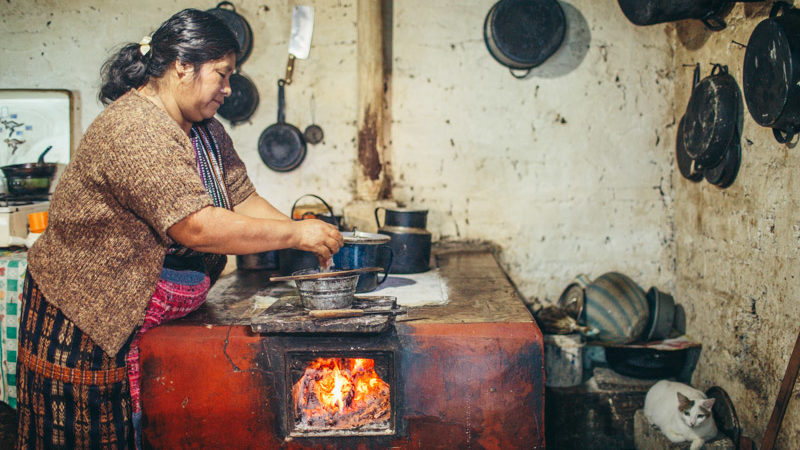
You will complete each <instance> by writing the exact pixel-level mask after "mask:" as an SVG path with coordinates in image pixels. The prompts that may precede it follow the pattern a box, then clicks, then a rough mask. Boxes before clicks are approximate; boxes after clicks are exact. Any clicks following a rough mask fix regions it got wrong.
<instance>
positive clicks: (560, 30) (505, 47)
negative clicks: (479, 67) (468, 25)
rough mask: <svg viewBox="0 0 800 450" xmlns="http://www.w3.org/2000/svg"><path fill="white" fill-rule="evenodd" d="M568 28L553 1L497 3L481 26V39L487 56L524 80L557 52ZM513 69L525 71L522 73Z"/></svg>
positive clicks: (505, 1) (535, 0) (519, 0)
mask: <svg viewBox="0 0 800 450" xmlns="http://www.w3.org/2000/svg"><path fill="white" fill-rule="evenodd" d="M566 29H567V25H566V19H565V17H564V10H563V9H561V5H559V4H558V2H557V1H556V0H500V1H499V2H497V3H495V4H494V6H492V9H490V10H489V13H488V14H487V15H486V20H485V21H484V23H483V39H484V42H485V43H486V47H487V48H488V49H489V53H490V54H491V55H492V57H494V59H496V60H497V62H499V63H500V64H502V65H504V66H506V67H508V68H509V69H510V70H511V74H512V75H514V77H516V78H524V77H525V76H526V75H527V74H528V73H530V71H531V69H533V68H534V67H536V66H538V65H540V64H542V63H543V62H544V61H545V60H546V59H547V58H549V57H550V56H551V55H552V54H553V53H555V52H556V50H558V48H559V47H560V46H561V42H562V41H563V40H564V33H565V32H566ZM514 69H519V70H525V71H526V72H525V73H523V74H516V73H514Z"/></svg>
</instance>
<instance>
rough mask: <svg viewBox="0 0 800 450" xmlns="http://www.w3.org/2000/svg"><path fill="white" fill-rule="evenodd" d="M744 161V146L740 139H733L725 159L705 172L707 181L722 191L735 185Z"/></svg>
mask: <svg viewBox="0 0 800 450" xmlns="http://www.w3.org/2000/svg"><path fill="white" fill-rule="evenodd" d="M741 161H742V146H741V143H740V142H739V137H738V133H737V137H736V138H734V139H733V142H732V143H731V145H729V146H728V148H727V149H726V151H725V157H724V158H723V159H722V162H721V163H720V164H719V165H717V166H716V167H712V168H710V169H706V170H704V171H703V176H704V177H705V178H706V180H707V181H708V182H709V183H711V184H713V185H715V186H717V187H718V188H720V189H725V188H727V187H729V186H730V185H731V184H733V182H734V180H736V176H737V175H738V174H739V167H740V166H741Z"/></svg>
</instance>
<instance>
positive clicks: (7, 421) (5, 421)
mask: <svg viewBox="0 0 800 450" xmlns="http://www.w3.org/2000/svg"><path fill="white" fill-rule="evenodd" d="M16 444H17V411H16V410H15V409H14V408H12V407H10V406H8V405H6V404H5V403H2V402H0V448H8V449H10V448H14V447H15V446H16Z"/></svg>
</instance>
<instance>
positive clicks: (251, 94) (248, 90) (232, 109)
mask: <svg viewBox="0 0 800 450" xmlns="http://www.w3.org/2000/svg"><path fill="white" fill-rule="evenodd" d="M230 83H231V95H229V96H228V98H226V99H225V103H223V104H222V106H220V107H219V109H218V110H217V114H219V115H220V116H222V117H223V118H225V119H227V120H229V121H230V122H231V124H234V125H235V124H236V123H237V122H244V121H245V120H247V119H249V118H250V116H252V115H253V113H254V112H255V110H256V108H257V107H258V90H257V89H256V86H255V84H253V82H252V81H250V79H249V78H247V77H246V76H244V75H242V74H240V73H238V72H237V73H233V74H231V78H230Z"/></svg>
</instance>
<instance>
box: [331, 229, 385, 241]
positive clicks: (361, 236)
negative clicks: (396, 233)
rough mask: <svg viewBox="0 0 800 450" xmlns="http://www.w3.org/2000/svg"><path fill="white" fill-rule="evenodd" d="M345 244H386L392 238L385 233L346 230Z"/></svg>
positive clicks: (344, 235)
mask: <svg viewBox="0 0 800 450" xmlns="http://www.w3.org/2000/svg"><path fill="white" fill-rule="evenodd" d="M342 238H343V239H344V243H345V244H385V243H387V242H389V241H390V240H391V239H392V238H391V236H387V235H385V234H377V233H365V232H363V231H358V230H356V231H346V232H344V233H342Z"/></svg>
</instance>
